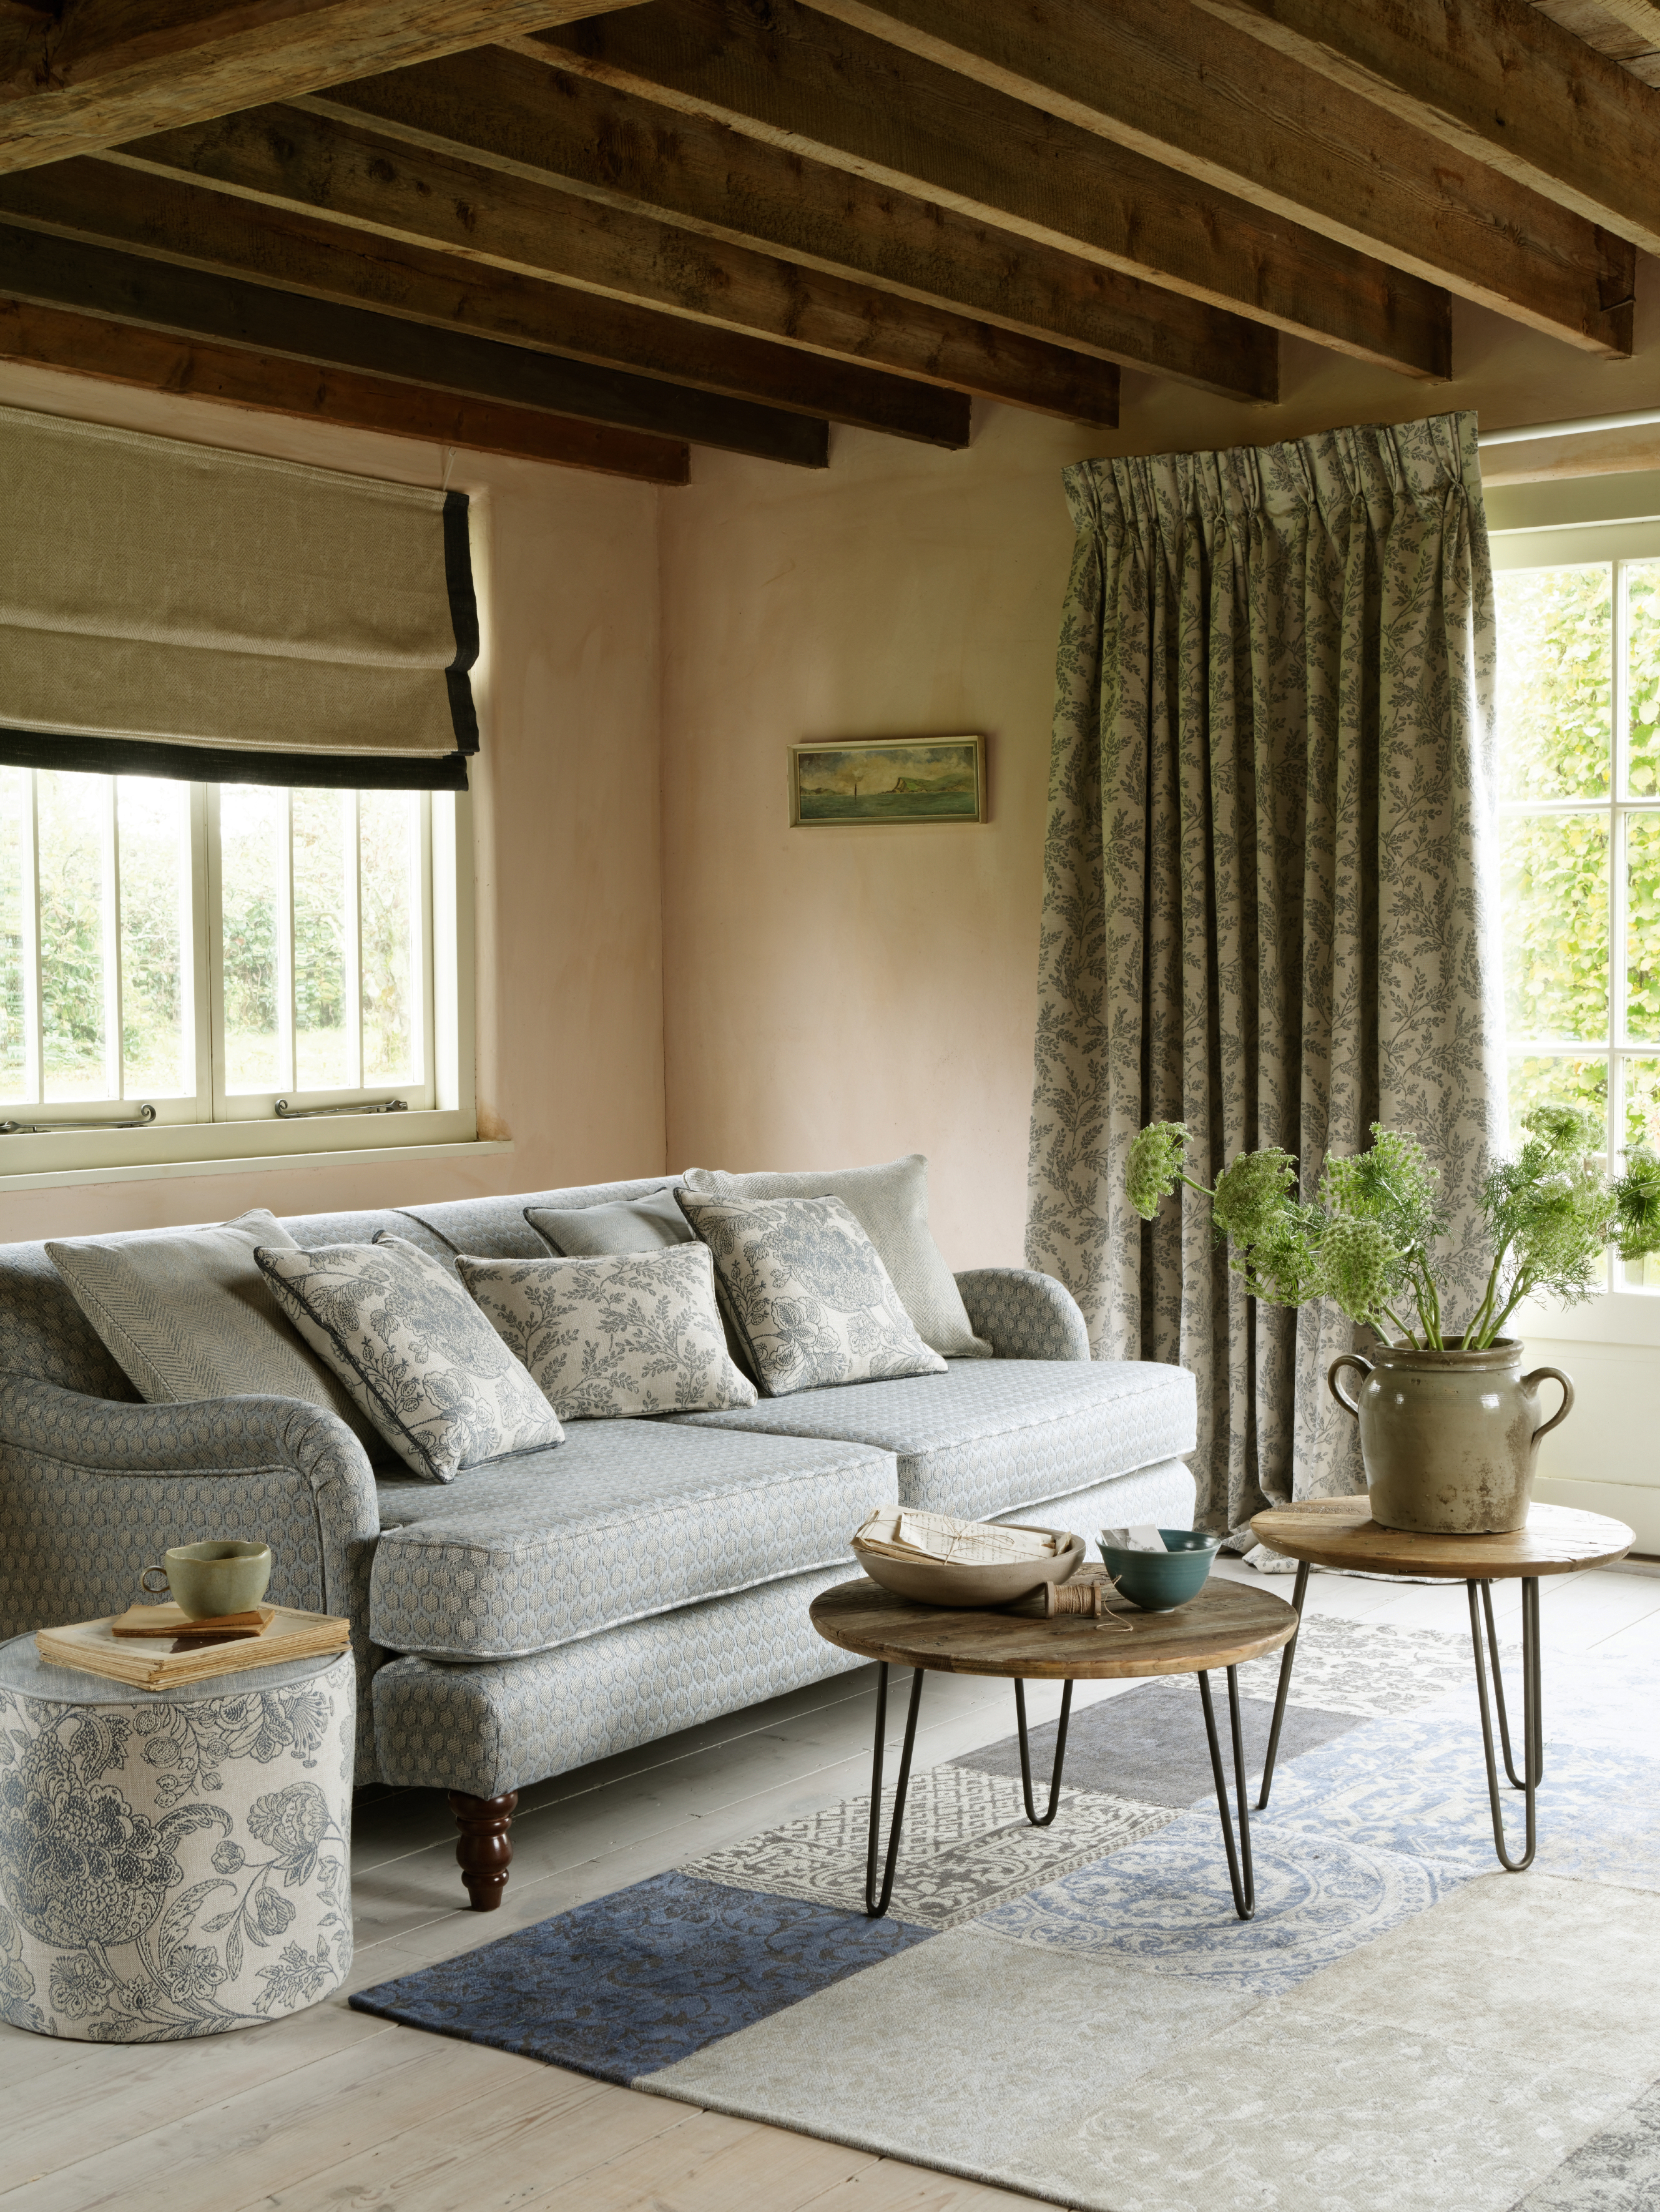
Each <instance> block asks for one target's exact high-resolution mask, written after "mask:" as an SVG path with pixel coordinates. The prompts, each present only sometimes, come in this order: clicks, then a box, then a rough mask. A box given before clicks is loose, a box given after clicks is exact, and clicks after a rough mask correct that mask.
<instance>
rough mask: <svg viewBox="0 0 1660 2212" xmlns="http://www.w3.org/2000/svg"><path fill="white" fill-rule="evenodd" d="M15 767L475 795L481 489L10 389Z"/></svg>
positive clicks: (0, 560)
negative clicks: (342, 468) (221, 443)
mask: <svg viewBox="0 0 1660 2212" xmlns="http://www.w3.org/2000/svg"><path fill="white" fill-rule="evenodd" d="M0 483H3V484H4V486H5V494H6V508H7V512H6V527H5V531H4V533H3V538H0V764H3V765H6V766H10V767H23V768H44V769H83V770H91V771H94V772H96V773H99V774H102V775H163V776H172V777H175V778H181V779H185V780H188V781H199V782H204V783H267V784H289V785H301V786H304V785H313V786H314V785H334V786H338V787H346V788H349V789H352V788H356V789H364V790H440V791H465V789H466V787H467V773H466V757H467V756H468V755H469V754H470V753H474V752H476V751H477V748H478V725H477V717H476V715H475V714H474V710H473V700H472V686H471V678H470V676H469V672H468V671H470V670H471V667H472V665H473V663H474V662H475V660H476V659H477V653H478V615H477V602H476V599H475V598H474V594H473V585H472V566H471V555H470V551H469V545H468V527H467V524H468V514H467V500H466V497H465V494H463V493H460V492H443V491H433V490H423V489H420V488H418V487H417V486H413V485H410V484H398V483H379V482H377V481H375V480H374V478H372V477H354V476H346V475H344V474H341V473H339V472H337V471H333V470H329V469H316V468H307V467H304V466H302V465H299V464H297V463H295V462H292V461H280V460H271V459H265V458H264V457H263V456H261V455H258V454H253V453H229V452H226V451H224V450H222V449H221V448H219V447H210V446H196V445H192V444H189V443H187V442H186V441H184V440H182V439H176V438H157V437H151V436H148V435H144V434H143V433H141V432H138V431H133V430H118V429H112V428H108V427H107V426H106V425H104V424H101V423H92V422H73V421H70V420H68V419H66V418H64V417H62V416H53V415H40V414H34V413H31V412H29V411H27V410H24V409H21V408H0Z"/></svg>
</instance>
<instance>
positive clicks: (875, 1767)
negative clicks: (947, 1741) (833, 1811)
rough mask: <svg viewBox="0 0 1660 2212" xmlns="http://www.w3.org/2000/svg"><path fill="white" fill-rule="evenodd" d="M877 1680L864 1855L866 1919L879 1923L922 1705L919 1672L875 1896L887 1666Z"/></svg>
mask: <svg viewBox="0 0 1660 2212" xmlns="http://www.w3.org/2000/svg"><path fill="white" fill-rule="evenodd" d="M921 1702H922V1669H921V1668H920V1667H918V1668H916V1669H915V1672H914V1673H913V1674H912V1675H911V1680H910V1706H909V1711H907V1713H906V1715H905V1741H904V1747H903V1750H902V1751H901V1753H900V1754H899V1781H898V1785H897V1788H896V1789H895V1790H894V1793H893V1820H892V1822H891V1825H890V1827H889V1830H888V1856H887V1862H886V1864H885V1867H884V1868H883V1871H882V1893H881V1895H880V1896H877V1895H876V1857H877V1850H876V1846H877V1839H878V1838H879V1836H880V1834H881V1832H882V1739H883V1737H884V1736H885V1735H886V1734H887V1725H888V1662H887V1661H886V1660H885V1659H884V1660H882V1661H880V1662H879V1673H878V1674H877V1677H876V1751H875V1753H874V1756H873V1758H872V1760H871V1770H870V1844H869V1848H868V1849H867V1850H866V1853H865V1917H866V1919H867V1920H879V1919H880V1918H881V1917H882V1915H883V1914H884V1913H885V1911H887V1909H888V1899H890V1898H891V1896H892V1895H893V1870H894V1868H895V1866H896V1865H897V1863H898V1859H899V1831H900V1828H901V1827H902V1826H903V1823H904V1818H905V1792H906V1790H907V1789H909V1786H910V1755H911V1753H912V1751H913V1750H914V1749H915V1745H916V1709H917V1707H918V1706H919V1705H921Z"/></svg>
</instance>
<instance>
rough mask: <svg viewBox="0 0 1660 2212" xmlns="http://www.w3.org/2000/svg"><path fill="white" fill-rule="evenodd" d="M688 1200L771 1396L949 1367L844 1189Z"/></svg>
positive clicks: (687, 1211)
mask: <svg viewBox="0 0 1660 2212" xmlns="http://www.w3.org/2000/svg"><path fill="white" fill-rule="evenodd" d="M680 1208H681V1211H682V1212H684V1215H685V1217H686V1218H687V1220H688V1221H690V1224H691V1225H692V1227H693V1228H694V1229H695V1230H696V1232H697V1234H698V1236H699V1237H701V1238H702V1241H703V1242H704V1243H706V1244H707V1245H708V1248H709V1250H710V1251H711V1252H712V1253H713V1254H714V1264H715V1267H717V1269H718V1270H719V1271H720V1277H721V1288H722V1289H723V1291H725V1293H726V1300H727V1311H728V1313H729V1314H730V1316H731V1318H732V1321H733V1326H734V1328H736V1329H737V1331H738V1333H739V1335H740V1337H741V1338H742V1339H743V1342H744V1348H745V1351H746V1352H747V1353H748V1354H749V1358H750V1361H751V1367H752V1369H753V1370H754V1373H755V1376H756V1379H757V1382H758V1383H760V1385H761V1388H762V1389H763V1392H764V1393H765V1395H767V1396H768V1397H769V1398H782V1397H787V1396H788V1395H790V1394H791V1392H793V1391H796V1390H813V1389H822V1388H824V1386H825V1385H826V1384H829V1383H874V1382H879V1381H882V1380H885V1379H886V1378H887V1377H890V1376H897V1375H943V1374H944V1373H945V1372H946V1363H945V1361H944V1360H943V1359H942V1358H940V1357H939V1353H938V1352H933V1351H931V1350H930V1349H929V1347H928V1346H927V1345H926V1344H924V1343H923V1341H922V1340H921V1337H920V1336H919V1335H918V1334H917V1333H916V1331H915V1328H913V1327H912V1326H911V1321H910V1316H909V1315H908V1314H907V1312H906V1311H905V1309H904V1307H903V1305H902V1304H900V1302H899V1293H898V1292H897V1291H896V1290H895V1289H894V1286H893V1281H892V1279H891V1276H890V1275H889V1273H888V1271H887V1269H886V1268H885V1267H884V1266H883V1264H882V1262H881V1261H880V1260H879V1258H878V1256H877V1252H876V1248H875V1246H874V1245H873V1243H871V1241H870V1239H869V1237H866V1234H865V1232H864V1231H863V1230H862V1229H861V1228H860V1225H859V1224H858V1222H857V1220H856V1219H855V1218H854V1215H853V1212H851V1210H850V1209H849V1208H848V1206H846V1205H844V1204H843V1202H842V1200H840V1199H839V1198H797V1199H749V1200H725V1199H704V1198H696V1197H694V1196H693V1195H692V1194H691V1193H690V1191H684V1192H683V1193H682V1194H681V1197H680Z"/></svg>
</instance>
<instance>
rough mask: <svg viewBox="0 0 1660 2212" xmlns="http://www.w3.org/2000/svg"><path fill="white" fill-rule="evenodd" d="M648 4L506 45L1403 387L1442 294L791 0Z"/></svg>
mask: <svg viewBox="0 0 1660 2212" xmlns="http://www.w3.org/2000/svg"><path fill="white" fill-rule="evenodd" d="M765 17H766V21H765V22H764V24H763V22H762V21H759V20H757V12H754V11H751V9H749V8H748V7H746V6H745V5H743V4H742V0H650V4H648V5H646V6H642V7H637V8H629V9H623V11H622V12H621V13H619V14H617V15H607V16H604V17H599V18H596V19H594V20H593V21H587V22H584V23H577V24H573V25H571V26H569V27H567V28H565V29H562V30H558V31H547V32H543V33H539V34H538V35H537V36H536V37H533V38H531V39H520V40H515V41H514V42H513V43H514V46H515V49H516V50H517V51H519V52H529V53H538V52H539V53H542V54H544V55H546V56H547V57H548V58H550V60H552V61H554V62H555V63H556V64H557V66H559V67H560V68H562V69H571V70H581V72H582V73H583V74H584V75H587V76H597V77H599V78H600V79H601V80H602V81H603V82H606V83H610V84H612V85H615V86H617V88H619V89H620V90H623V91H625V92H633V93H638V94H641V95H642V97H644V98H646V99H648V100H654V101H657V102H659V103H660V104H663V105H666V106H675V107H684V108H685V109H688V110H689V111H690V112H692V113H694V114H699V115H702V116H706V117H708V118H711V119H713V120H714V121H717V122H723V123H727V124H729V125H732V126H733V128H734V129H736V130H739V131H745V132H746V133H748V134H750V135H751V136H754V137H761V138H763V139H766V140H768V141H769V142H770V143H772V144H774V145H776V146H781V147H782V148H783V149H785V150H786V151H787V152H789V153H793V154H795V155H800V156H802V157H803V158H805V159H806V160H809V161H823V162H827V163H828V164H829V165H830V167H835V168H842V169H848V170H850V171H852V172H853V173H854V174H855V175H858V176H862V177H864V178H866V179H868V180H869V181H871V182H872V183H873V184H877V185H884V186H885V187H887V188H888V189H889V190H891V191H902V192H908V193H909V194H911V195H912V196H913V197H917V198H921V199H925V200H929V199H931V200H936V201H939V202H940V203H941V204H944V205H946V206H947V207H951V208H954V209H955V210H957V211H958V213H959V214H963V215H966V216H970V218H972V219H973V220H975V221H976V222H987V223H990V224H992V225H994V227H996V228H1000V229H1005V230H1010V231H1014V232H1017V233H1018V234H1020V235H1022V236H1023V237H1026V238H1031V239H1035V240H1037V241H1038V242H1039V243H1040V244H1042V245H1044V246H1051V247H1057V248H1059V249H1060V250H1061V252H1070V253H1079V254H1082V255H1084V256H1085V257H1086V258H1089V259H1091V260H1097V261H1099V262H1101V263H1103V264H1104V265H1105V266H1106V267H1109V268H1114V269H1117V270H1122V272H1123V273H1125V274H1126V275H1128V276H1135V277H1138V278H1140V279H1143V280H1144V281H1146V282H1147V283H1152V284H1157V285H1159V286H1161V287H1163V288H1165V289H1170V290H1172V291H1177V292H1184V293H1186V294H1188V295H1189V296H1190V297H1193V298H1196V299H1202V300H1206V301H1209V302H1210V303H1211V304H1212V305H1213V306H1217V307H1226V308H1230V309H1232V310H1234V311H1236V312H1237V313H1242V314H1244V315H1248V316H1250V317H1251V318H1252V319H1254V320H1256V321H1259V322H1264V323H1268V324H1272V325H1274V327H1276V328H1277V329H1280V330H1286V331H1295V332H1296V333H1298V335H1299V336H1301V337H1309V338H1313V339H1315V340H1316V341H1318V342H1319V343H1322V344H1323V345H1328V346H1332V347H1335V348H1336V349H1339V350H1340V351H1341V352H1344V353H1348V354H1353V355H1354V356H1358V357H1359V358H1361V359H1363V360H1368V361H1376V362H1383V363H1384V364H1385V365H1387V366H1389V367H1391V368H1400V369H1405V370H1407V371H1408V372H1409V373H1410V374H1414V375H1419V376H1426V377H1444V376H1445V375H1447V374H1449V373H1450V305H1449V301H1448V296H1447V295H1446V293H1445V292H1444V290H1443V289H1441V288H1440V287H1439V286H1437V285H1433V284H1428V283H1425V282H1424V280H1423V279H1422V278H1421V277H1419V276H1412V275H1409V274H1408V272H1407V271H1405V270H1398V269H1391V268H1389V266H1388V265H1387V264H1384V263H1383V262H1380V261H1377V260H1375V259H1372V258H1369V257H1368V256H1367V255H1365V254H1361V253H1357V252H1355V251H1354V249H1353V247H1352V246H1343V245H1340V244H1338V243H1337V242H1336V241H1335V240H1331V239H1329V238H1323V237H1321V236H1320V235H1319V234H1318V233H1316V232H1314V231H1310V230H1306V229H1304V228H1301V227H1300V226H1298V225H1297V224H1294V223H1292V222H1287V221H1286V218H1285V217H1284V216H1280V215H1276V214H1274V212H1273V211H1272V210H1264V209H1260V208H1253V207H1251V206H1250V205H1249V204H1247V203H1246V202H1244V201H1243V200H1241V199H1238V198H1237V197H1232V196H1231V195H1230V194H1227V193H1225V192H1219V191H1216V190H1215V189H1214V188H1213V186H1211V185H1203V184H1199V183H1195V182H1194V181H1192V180H1191V179H1188V178H1185V177H1180V176H1177V175H1176V174H1175V173H1173V172H1172V171H1171V170H1170V169H1167V168H1164V167H1160V166H1159V165H1158V163H1157V162H1154V161H1149V160H1148V159H1147V158H1146V156H1145V155H1140V154H1135V153H1132V152H1129V151H1128V149H1125V148H1123V147H1120V146H1115V145H1112V144H1110V143H1108V142H1107V141H1106V140H1104V139H1103V138H1099V137H1096V136H1095V135H1094V133H1093V132H1091V131H1081V130H1079V127H1078V126H1077V125H1076V124H1072V123H1066V122H1062V121H1060V120H1059V119H1058V118H1055V117H1054V116H1051V115H1045V114H1043V112H1041V110H1039V109H1037V108H1034V107H1032V106H1029V105H1028V104H1027V103H1026V102H1025V101H1023V100H1012V99H1010V98H1009V96H1008V95H1007V94H1006V93H1000V92H995V91H993V90H991V89H990V88H988V87H986V86H984V85H978V84H975V83H973V82H970V80H968V79H967V78H964V77H962V76H958V75H956V74H955V73H954V72H953V71H952V70H945V69H942V68H940V67H939V65H938V64H935V63H932V62H926V61H921V60H918V59H917V58H915V56H914V55H910V54H906V53H902V52H899V51H898V50H897V48H895V47H893V46H890V45H888V44H886V43H885V41H883V40H879V39H873V38H872V37H870V36H869V34H868V33H865V32H861V31H856V30H852V29H850V28H848V26H847V25H845V24H841V23H832V22H831V21H829V20H828V19H827V18H826V17H824V16H823V15H815V14H813V13H812V11H811V10H810V9H806V8H804V7H802V6H800V4H798V0H767V5H766V9H765Z"/></svg>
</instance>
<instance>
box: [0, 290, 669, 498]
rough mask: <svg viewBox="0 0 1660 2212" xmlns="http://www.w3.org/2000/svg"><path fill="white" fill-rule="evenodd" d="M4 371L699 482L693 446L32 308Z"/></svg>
mask: <svg viewBox="0 0 1660 2212" xmlns="http://www.w3.org/2000/svg"><path fill="white" fill-rule="evenodd" d="M0 361H13V362H27V363H28V364H30V365H31V366H32V367H35V368H57V369H66V370H68V371H70V374H74V375H76V376H88V377H95V378H97V379H99V380H100V381H102V382H104V383H110V384H128V385H137V386H139V387H141V388H142V389H143V390H145V391H149V392H175V393H178V394H179V395H181V396H184V397H187V398H192V399H211V400H214V401H216V402H217V403H219V404H221V405H223V406H228V407H236V408H240V409H241V410H244V411H245V412H250V411H252V412H258V413H260V414H265V415H286V416H293V417H295V418H296V419H297V420H299V421H301V422H331V423H336V424H338V425H341V426H343V427H344V428H350V429H354V430H378V431H381V432H383V433H385V434H386V435H388V436H390V437H393V438H417V439H419V440H420V441H422V442H423V444H427V445H434V446H459V447H465V449H466V450H468V451H469V452H471V453H507V454H510V455H512V456H513V458H514V459H517V460H528V461H552V462H555V463H556V464H557V465H559V466H560V467H561V468H568V469H588V470H593V471H596V472H597V473H598V474H599V475H601V476H611V477H638V478H640V479H641V480H642V482H644V483H657V484H683V483H685V482H686V481H687V478H688V476H689V473H690V464H689V456H688V453H687V450H686V448H685V447H684V445H679V444H677V443H676V442H675V441H673V440H672V439H670V438H654V437H652V436H651V435H649V434H648V433H647V432H646V431H643V430H617V429H612V428H608V427H607V426H606V425H605V424H603V423H599V422H575V421H574V420H573V419H572V418H571V417H570V416H564V415H540V414H535V413H532V410H530V409H529V408H527V407H501V406H496V405H495V404H492V403H491V402H490V401H489V400H483V399H460V398H455V397H454V396H453V394H452V393H450V392H428V391H423V389H422V387H421V386H419V385H415V384H392V383H389V382H387V381H386V380H385V379H384V378H380V377H374V376H360V375H358V374H356V372H355V371H354V370H351V369H347V368H315V367H313V365H312V364H311V363H310V362H302V361H290V360H288V359H286V358H285V357H279V356H276V355H274V354H261V353H248V352H245V351H244V350H243V349H241V348H240V346H226V345H206V344H204V343H201V342H200V341H199V340H198V339H194V338H179V337H170V336H168V335H167V333H166V332H164V331H153V330H145V329H141V328H139V327H138V326H137V325H134V324H131V323H115V322H107V321H105V320H104V319H101V318H100V317H98V316H95V315H76V314H71V313H69V312H68V311H67V310H66V309H64V308H62V307H39V306H37V305H36V304H35V303H34V302H33V301H28V300H8V299H0Z"/></svg>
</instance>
